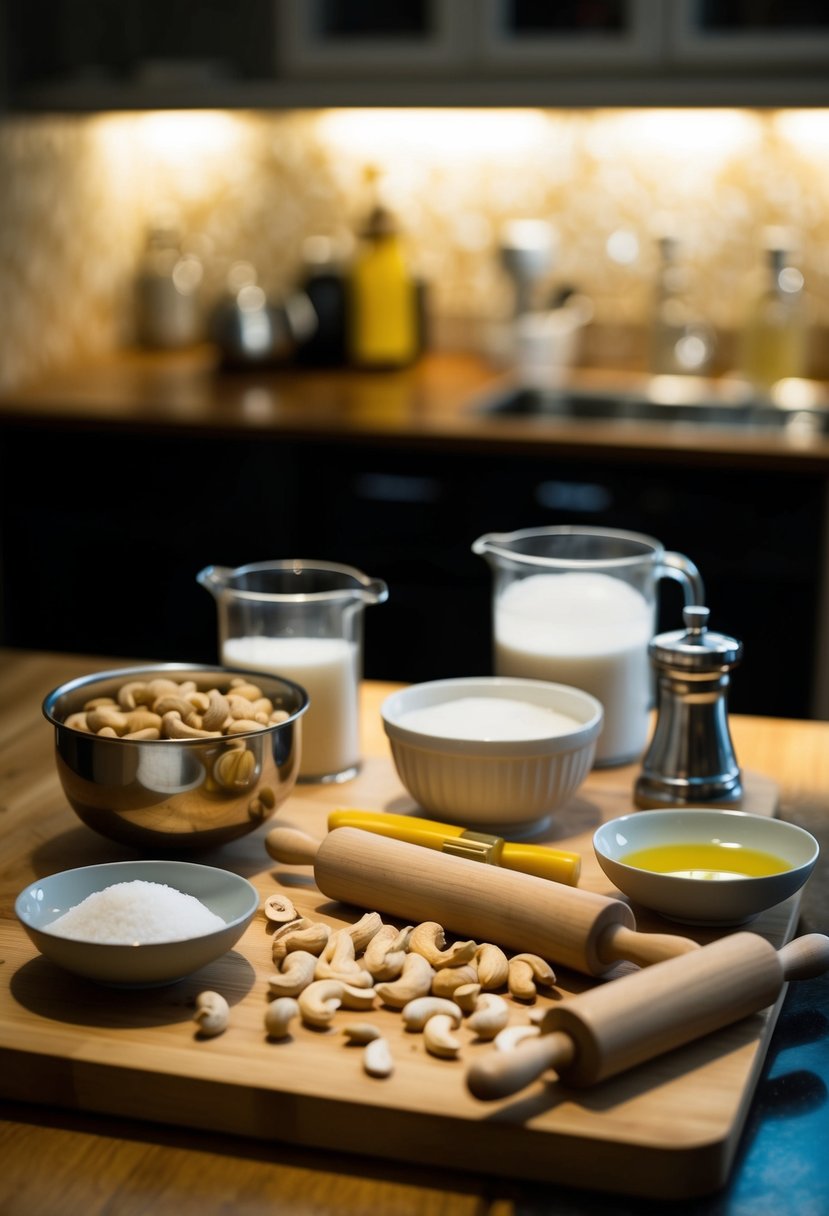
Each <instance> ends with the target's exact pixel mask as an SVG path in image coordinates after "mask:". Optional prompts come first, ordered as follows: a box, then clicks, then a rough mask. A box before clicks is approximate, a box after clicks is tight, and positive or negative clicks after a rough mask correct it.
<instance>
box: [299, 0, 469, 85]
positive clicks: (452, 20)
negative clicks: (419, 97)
mask: <svg viewBox="0 0 829 1216" xmlns="http://www.w3.org/2000/svg"><path fill="white" fill-rule="evenodd" d="M469 3H470V0H452V2H451V3H447V2H446V0H393V2H390V0H276V11H277V19H278V24H277V60H278V64H279V69H280V72H281V74H282V75H284V76H289V77H290V76H309V75H312V74H314V73H326V74H332V75H335V76H349V75H360V76H365V75H368V76H370V77H371V76H384V75H397V74H399V73H420V74H423V73H424V72H432V71H446V70H449V69H451V68H454V67H457V66H458V64H459V63H460V62H461V61H463V59H464V58H465V57H466V47H467V45H468V40H469V39H468V22H467V17H468V16H469V14H470V8H469Z"/></svg>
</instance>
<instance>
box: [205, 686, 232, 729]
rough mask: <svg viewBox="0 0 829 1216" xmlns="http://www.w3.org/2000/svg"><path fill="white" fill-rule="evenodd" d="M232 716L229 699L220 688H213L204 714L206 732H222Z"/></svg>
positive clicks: (209, 693) (208, 696) (208, 695)
mask: <svg viewBox="0 0 829 1216" xmlns="http://www.w3.org/2000/svg"><path fill="white" fill-rule="evenodd" d="M229 716H230V706H229V705H228V703H227V697H226V696H225V695H224V693H222V692H219V690H218V688H211V689H210V691H209V692H208V694H207V708H206V709H205V710H204V713H203V714H202V723H201V724H202V728H203V729H204V730H221V729H222V727H223V726H224V724H225V721H226V720H227V718H228V717H229Z"/></svg>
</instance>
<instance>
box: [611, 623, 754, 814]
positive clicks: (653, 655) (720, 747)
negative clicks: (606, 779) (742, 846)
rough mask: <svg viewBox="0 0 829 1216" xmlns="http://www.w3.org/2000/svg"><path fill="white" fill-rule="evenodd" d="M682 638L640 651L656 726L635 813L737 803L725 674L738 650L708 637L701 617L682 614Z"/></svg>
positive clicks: (660, 640)
mask: <svg viewBox="0 0 829 1216" xmlns="http://www.w3.org/2000/svg"><path fill="white" fill-rule="evenodd" d="M682 616H683V620H684V622H685V629H684V630H677V631H675V632H673V633H663V634H660V635H658V636H657V637H655V638H653V639H652V641H651V642H650V644H649V646H648V653H649V655H650V660H651V663H652V665H653V667H654V669H655V671H656V675H657V691H658V699H657V719H656V726H655V729H654V733H653V738H652V739H651V742H650V746H649V747H648V750H647V752H646V753H645V758H644V760H643V763H642V771H641V773H640V774H639V777H638V778H637V780H636V784H635V787H634V802H635V804H636V805H637V806H638V807H641V808H655V807H671V806H694V805H697V804H712V803H713V804H717V805H728V806H730V805H733V804H735V803H738V802H739V801H740V800H741V799H742V796H743V787H742V781H741V774H740V768H739V766H738V764H737V759H736V756H735V754H734V747H733V744H732V742H731V733H730V731H729V728H728V713H727V696H728V687H729V684H730V682H731V674H730V673H731V671H732V669H733V668H734V667H736V666H737V664H738V663H739V662H740V659H741V658H742V652H743V648H742V644H741V643H740V642H738V641H737V640H736V639H735V638H731V637H727V636H726V635H725V634H721V633H712V632H710V631H709V630H708V617H709V610H708V608H704V607H702V606H692V607H687V608H685V609H684V610H683V614H682Z"/></svg>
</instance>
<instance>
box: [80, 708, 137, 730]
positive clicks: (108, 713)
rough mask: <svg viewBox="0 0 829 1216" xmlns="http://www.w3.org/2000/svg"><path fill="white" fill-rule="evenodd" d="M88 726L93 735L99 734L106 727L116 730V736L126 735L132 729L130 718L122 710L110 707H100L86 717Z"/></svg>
mask: <svg viewBox="0 0 829 1216" xmlns="http://www.w3.org/2000/svg"><path fill="white" fill-rule="evenodd" d="M86 724H87V726H88V727H89V729H90V730H91V731H92V732H93V734H96V735H97V734H98V733H99V731H101V730H103V729H104V727H105V726H108V727H110V729H111V730H114V731H115V733H116V735H125V734H126V733H127V731H128V730H129V728H130V723H129V718H128V717H127V715H126V714H125V713H123V712H122V711H121V710H120V709H113V708H112V707H111V706H109V705H99V706H97V707H96V708H95V709H91V710H90V711H89V712H88V713H87V715H86Z"/></svg>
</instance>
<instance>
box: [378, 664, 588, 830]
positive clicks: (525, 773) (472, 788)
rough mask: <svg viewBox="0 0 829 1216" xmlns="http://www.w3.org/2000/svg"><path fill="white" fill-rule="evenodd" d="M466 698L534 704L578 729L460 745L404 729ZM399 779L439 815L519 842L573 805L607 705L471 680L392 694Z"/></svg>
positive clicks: (498, 681)
mask: <svg viewBox="0 0 829 1216" xmlns="http://www.w3.org/2000/svg"><path fill="white" fill-rule="evenodd" d="M466 697H476V698H477V697H494V698H501V699H504V698H506V699H509V700H514V701H529V702H531V703H532V704H534V705H541V706H544V707H545V708H547V709H554V710H557V711H558V712H560V713H565V714H569V715H570V716H571V717H573V718H575V719H576V721H577V722H578V723H579V726H578V728H577V729H575V730H573V731H571V732H569V733H567V734H563V735H550V736H549V737H545V738H540V739H510V740H491V739H454V738H447V737H445V736H443V735H430V734H427V733H425V732H423V731H419V730H412V729H411V728H409V727H406V726H404V725H401V718H402V716H403V715H404V714H406V713H408V711H410V710H413V709H425V708H427V707H432V706H436V705H441V704H444V703H446V702H448V701H458V700H461V699H463V698H466ZM381 714H382V718H383V727H384V729H385V732H386V735H387V736H388V739H389V744H390V747H391V754H392V758H393V760H394V764H395V767H396V769H397V773H398V776H399V777H400V780H401V781H402V782H403V785H404V786H405V787H406V789H407V790H408V791H409V793H410V794H411V796H412V797H413V798H414V799H415V801H416V802H417V803H418V804H419V806H420V807H422V808H423V810H424V811H427V812H428V813H429V814H431V815H433V816H437V817H439V818H443V819H447V820H451V821H452V822H453V823H458V824H463V825H465V826H468V827H479V828H481V829H483V830H487V831H496V832H498V834H499V835H502V836H517V835H522V834H525V833H527V832H529V831H533V830H536V829H538V828H539V827H541V826H542V824H543V823H544V821H545V820H546V819H547V818H548V817H549V816H550V815H551V814H552V812H553V811H555V810H556V809H557V808H558V807H560V806H561V805H563V804H564V803H565V802H566V801H567V799H568V798H570V797H571V796H572V795H573V794H574V793H575V792H576V790H577V789H578V788H579V786H580V785H581V783H582V782H583V781H584V779H585V777H586V776H587V774H588V773H589V772H590V769H591V768H592V765H593V759H594V756H595V752H596V740H597V739H598V737H599V733H600V731H601V727H602V718H603V713H602V707H601V704H600V703H599V702H598V701H597V700H596V699H595V698H594V697H591V696H590V695H589V694H588V693H585V692H582V691H581V690H580V689H577V688H571V687H569V686H568V685H564V684H552V683H549V682H547V681H545V680H521V679H511V678H508V677H505V676H492V677H489V676H471V677H468V678H464V679H452V680H432V681H428V682H426V683H422V684H413V685H411V686H410V687H409V688H405V689H402V690H400V691H399V692H395V693H392V694H391V696H389V697H387V698H386V700H385V701H384V703H383V705H382V707H381Z"/></svg>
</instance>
